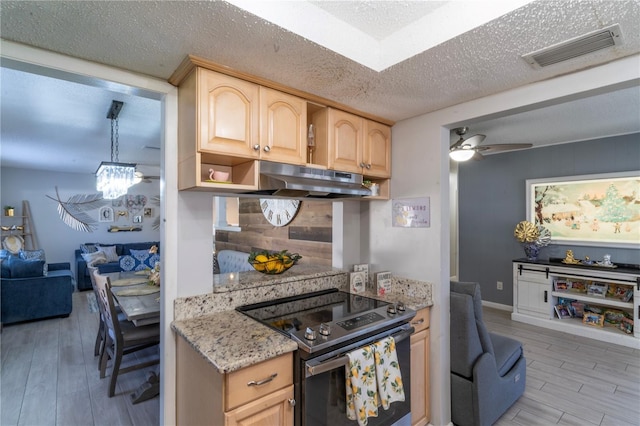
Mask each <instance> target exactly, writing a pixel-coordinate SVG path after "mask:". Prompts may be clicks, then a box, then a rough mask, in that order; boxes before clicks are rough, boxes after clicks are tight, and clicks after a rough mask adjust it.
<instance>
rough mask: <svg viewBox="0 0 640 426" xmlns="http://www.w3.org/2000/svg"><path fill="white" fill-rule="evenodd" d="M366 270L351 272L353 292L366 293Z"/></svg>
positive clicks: (351, 291) (350, 289)
mask: <svg viewBox="0 0 640 426" xmlns="http://www.w3.org/2000/svg"><path fill="white" fill-rule="evenodd" d="M364 280H365V274H364V271H357V272H351V273H350V274H349V292H350V293H353V294H360V293H364V291H365V290H366V285H365V281H364Z"/></svg>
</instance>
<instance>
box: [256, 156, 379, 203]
mask: <svg viewBox="0 0 640 426" xmlns="http://www.w3.org/2000/svg"><path fill="white" fill-rule="evenodd" d="M251 194H257V195H271V196H276V197H284V198H328V199H331V198H335V199H339V198H354V197H364V196H367V195H371V191H370V190H369V189H368V188H366V187H364V186H362V175H360V174H357V173H347V172H337V171H335V170H325V169H316V168H313V167H307V166H296V165H292V164H283V163H274V162H272V161H260V182H259V185H258V191H254V192H251Z"/></svg>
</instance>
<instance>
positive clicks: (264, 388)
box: [176, 337, 293, 426]
mask: <svg viewBox="0 0 640 426" xmlns="http://www.w3.org/2000/svg"><path fill="white" fill-rule="evenodd" d="M176 360H177V362H176V369H177V371H176V423H177V424H179V425H181V426H190V425H194V426H196V425H197V426H204V425H215V426H219V425H243V426H250V425H265V424H268V425H274V426H291V425H293V355H292V354H291V353H288V354H284V355H280V356H278V357H276V358H272V359H270V360H267V361H264V362H261V363H258V364H255V365H251V366H249V367H245V368H242V369H240V370H237V371H234V372H231V373H226V374H221V373H219V372H218V371H217V370H216V369H215V368H214V367H213V366H212V365H211V364H209V363H208V362H207V361H206V360H205V359H204V358H203V357H202V356H201V355H200V354H198V353H197V352H196V351H195V350H194V349H193V348H192V347H191V346H190V345H189V343H187V341H186V340H185V339H184V338H182V337H178V339H177V344H176Z"/></svg>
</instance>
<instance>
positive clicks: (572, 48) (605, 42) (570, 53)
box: [522, 24, 622, 68]
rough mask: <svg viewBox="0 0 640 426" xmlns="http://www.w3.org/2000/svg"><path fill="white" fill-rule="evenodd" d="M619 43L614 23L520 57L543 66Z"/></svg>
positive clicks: (539, 66)
mask: <svg viewBox="0 0 640 426" xmlns="http://www.w3.org/2000/svg"><path fill="white" fill-rule="evenodd" d="M620 44H622V33H621V32H620V26H619V25H618V24H615V25H611V26H609V27H606V28H602V29H600V30H596V31H592V32H590V33H587V34H584V35H581V36H578V37H575V38H572V39H571V40H567V41H563V42H561V43H557V44H554V45H552V46H549V47H545V48H544V49H540V50H536V51H535V52H531V53H527V54H526V55H522V58H523V59H524V60H525V61H527V63H529V65H531V66H532V67H534V68H543V67H547V66H549V65H553V64H557V63H558V62H563V61H567V60H569V59H574V58H577V57H579V56H583V55H588V54H589V53H592V52H596V51H598V50H602V49H607V48H609V47H613V46H616V45H620Z"/></svg>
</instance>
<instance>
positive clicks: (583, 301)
mask: <svg viewBox="0 0 640 426" xmlns="http://www.w3.org/2000/svg"><path fill="white" fill-rule="evenodd" d="M639 300H640V270H638V269H634V268H630V267H619V268H603V267H590V266H582V265H575V266H574V265H565V264H563V263H562V262H560V261H553V260H552V261H528V260H525V259H518V260H515V261H514V262H513V313H512V314H511V318H512V319H513V320H514V321H520V322H526V323H528V324H532V325H536V326H539V327H545V328H549V329H553V330H558V331H564V332H567V333H570V334H574V335H579V336H584V337H590V338H593V339H597V340H601V341H604V342H608V343H615V344H619V345H624V346H628V347H631V348H636V349H639V348H640V319H639V315H640V307H639V305H638V303H639V302H638V301H639ZM558 305H564V306H565V307H567V308H568V311H570V312H571V313H573V314H575V313H577V314H578V315H574V316H572V317H567V318H564V319H561V318H560V317H559V313H557V312H556V306H558ZM558 308H560V306H558ZM560 310H561V309H560ZM581 311H583V312H584V313H586V315H587V318H586V319H585V318H584V314H583V315H580V314H581V313H582V312H581ZM622 318H624V320H622ZM605 319H606V321H605ZM620 323H622V325H621V324H620ZM625 325H626V331H625V330H623V328H625V327H624V326H625ZM631 326H632V327H633V330H632V331H631V330H630V328H631Z"/></svg>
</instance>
